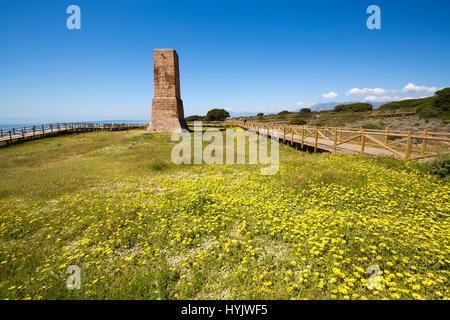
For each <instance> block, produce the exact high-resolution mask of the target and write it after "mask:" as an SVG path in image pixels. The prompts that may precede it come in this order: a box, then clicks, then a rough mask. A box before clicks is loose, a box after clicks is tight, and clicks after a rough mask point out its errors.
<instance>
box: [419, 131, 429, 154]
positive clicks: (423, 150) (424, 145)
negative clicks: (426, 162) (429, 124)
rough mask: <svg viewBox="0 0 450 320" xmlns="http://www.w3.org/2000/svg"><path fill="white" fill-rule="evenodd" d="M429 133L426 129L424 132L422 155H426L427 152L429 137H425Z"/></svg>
mask: <svg viewBox="0 0 450 320" xmlns="http://www.w3.org/2000/svg"><path fill="white" fill-rule="evenodd" d="M427 134H428V130H427V129H425V131H424V132H423V136H424V138H423V141H422V152H421V153H420V155H421V156H424V155H425V152H426V151H427V138H425V137H426V136H427Z"/></svg>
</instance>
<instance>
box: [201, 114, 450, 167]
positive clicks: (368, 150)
mask: <svg viewBox="0 0 450 320" xmlns="http://www.w3.org/2000/svg"><path fill="white" fill-rule="evenodd" d="M203 125H204V124H203ZM209 125H210V126H211V125H212V124H211V123H210V124H209ZM214 125H215V126H239V127H242V128H245V129H250V130H253V131H255V132H256V133H258V134H264V135H266V136H273V137H277V138H279V139H280V140H282V141H283V142H285V143H290V144H294V143H295V144H298V145H300V146H301V147H302V148H303V147H304V146H309V147H311V148H312V149H313V150H314V152H316V151H317V150H319V149H321V150H326V151H329V152H347V153H354V154H366V155H371V156H394V157H396V158H400V159H404V160H421V159H427V158H435V157H437V156H440V155H445V154H449V153H450V132H431V131H427V130H424V131H401V130H392V129H389V128H386V129H383V130H376V129H364V128H345V127H311V126H295V125H285V124H272V123H268V122H258V121H242V120H227V121H224V122H215V123H214ZM204 126H206V125H204Z"/></svg>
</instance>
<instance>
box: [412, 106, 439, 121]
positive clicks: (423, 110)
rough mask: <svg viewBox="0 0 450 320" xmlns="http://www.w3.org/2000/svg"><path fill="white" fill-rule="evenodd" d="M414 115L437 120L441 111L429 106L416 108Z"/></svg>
mask: <svg viewBox="0 0 450 320" xmlns="http://www.w3.org/2000/svg"><path fill="white" fill-rule="evenodd" d="M416 113H417V114H418V115H419V116H420V117H422V118H424V119H428V118H437V117H439V116H440V115H442V111H441V110H440V109H439V108H436V107H434V106H429V105H423V106H420V107H419V108H417V111H416Z"/></svg>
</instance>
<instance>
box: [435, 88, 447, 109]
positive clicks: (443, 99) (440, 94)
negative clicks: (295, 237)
mask: <svg viewBox="0 0 450 320" xmlns="http://www.w3.org/2000/svg"><path fill="white" fill-rule="evenodd" d="M435 94H436V98H435V100H434V107H435V108H437V109H439V110H441V111H444V112H445V111H449V110H450V88H445V89H442V90H439V91H436V93H435Z"/></svg>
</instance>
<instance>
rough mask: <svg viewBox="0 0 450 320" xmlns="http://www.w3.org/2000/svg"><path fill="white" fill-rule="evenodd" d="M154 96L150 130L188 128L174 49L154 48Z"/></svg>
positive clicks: (166, 130) (160, 130) (169, 130)
mask: <svg viewBox="0 0 450 320" xmlns="http://www.w3.org/2000/svg"><path fill="white" fill-rule="evenodd" d="M153 58H154V69H153V70H154V82H155V97H154V98H153V101H152V121H151V122H150V125H149V127H148V131H150V132H174V131H181V129H187V130H189V129H188V126H187V124H186V121H185V120H184V111H183V101H182V100H181V97H180V73H179V70H178V55H177V52H176V51H175V50H174V49H155V50H153Z"/></svg>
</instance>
